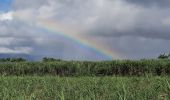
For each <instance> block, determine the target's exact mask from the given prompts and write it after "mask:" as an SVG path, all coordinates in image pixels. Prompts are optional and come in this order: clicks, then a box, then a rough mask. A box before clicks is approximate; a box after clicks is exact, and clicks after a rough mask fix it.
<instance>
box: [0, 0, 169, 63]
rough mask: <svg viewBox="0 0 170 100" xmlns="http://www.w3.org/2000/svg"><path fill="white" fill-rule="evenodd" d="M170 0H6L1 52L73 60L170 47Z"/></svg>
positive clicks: (0, 3)
mask: <svg viewBox="0 0 170 100" xmlns="http://www.w3.org/2000/svg"><path fill="white" fill-rule="evenodd" d="M169 11H170V0H0V54H26V55H31V56H34V57H36V56H39V57H45V56H47V57H54V58H60V59H71V60H110V59H143V58H156V57H157V56H158V55H159V54H161V53H169V52H170V13H169Z"/></svg>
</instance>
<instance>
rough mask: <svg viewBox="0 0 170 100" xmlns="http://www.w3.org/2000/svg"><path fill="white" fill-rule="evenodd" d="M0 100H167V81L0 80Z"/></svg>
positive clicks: (101, 79) (11, 78)
mask: <svg viewBox="0 0 170 100" xmlns="http://www.w3.org/2000/svg"><path fill="white" fill-rule="evenodd" d="M0 83H1V84H0V98H1V99H2V100H169V99H170V90H169V83H170V78H169V77H147V78H146V77H77V78H75V77H72V78H68V77H67V78H66V77H52V76H45V77H37V76H36V77H28V76H26V77H14V76H13V77H11V76H10V77H0Z"/></svg>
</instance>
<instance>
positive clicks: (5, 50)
mask: <svg viewBox="0 0 170 100" xmlns="http://www.w3.org/2000/svg"><path fill="white" fill-rule="evenodd" d="M31 51H32V48H29V47H15V48H7V47H0V53H1V54H30V53H31Z"/></svg>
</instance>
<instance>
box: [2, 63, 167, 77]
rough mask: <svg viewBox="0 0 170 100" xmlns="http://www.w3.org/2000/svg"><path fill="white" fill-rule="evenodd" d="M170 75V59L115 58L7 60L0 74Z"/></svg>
mask: <svg viewBox="0 0 170 100" xmlns="http://www.w3.org/2000/svg"><path fill="white" fill-rule="evenodd" d="M148 74H151V75H170V60H140V61H130V60H123V61H119V60H115V61H102V62H87V61H86V62H80V61H54V62H5V63H0V75H4V76H8V75H17V76H25V75H32V76H33V75H39V76H43V75H59V76H113V75H118V76H145V75H148Z"/></svg>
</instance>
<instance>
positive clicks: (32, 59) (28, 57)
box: [0, 54, 42, 61]
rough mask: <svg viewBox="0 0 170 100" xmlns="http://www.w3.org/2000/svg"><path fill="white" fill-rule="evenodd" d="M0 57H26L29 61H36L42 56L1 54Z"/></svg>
mask: <svg viewBox="0 0 170 100" xmlns="http://www.w3.org/2000/svg"><path fill="white" fill-rule="evenodd" d="M0 58H24V59H26V60H28V61H36V60H40V59H41V58H42V57H41V56H35V55H28V54H0Z"/></svg>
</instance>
